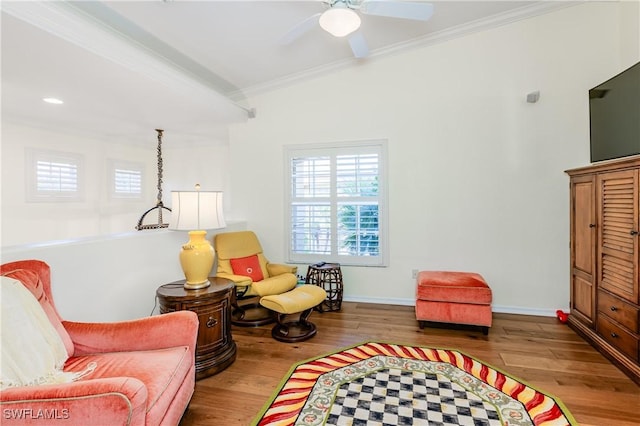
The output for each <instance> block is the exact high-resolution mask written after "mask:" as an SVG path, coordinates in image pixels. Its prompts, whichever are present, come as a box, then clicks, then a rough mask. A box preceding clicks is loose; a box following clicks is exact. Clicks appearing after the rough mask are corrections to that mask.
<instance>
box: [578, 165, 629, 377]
mask: <svg viewBox="0 0 640 426" xmlns="http://www.w3.org/2000/svg"><path fill="white" fill-rule="evenodd" d="M567 174H568V175H569V177H570V194H571V201H570V219H571V223H570V226H571V228H570V229H571V246H570V247H571V249H570V250H571V283H570V286H571V287H570V288H571V305H570V306H571V315H570V316H569V325H570V326H571V327H572V328H573V329H574V330H575V331H576V332H577V333H578V334H580V335H581V336H583V337H584V338H585V339H586V340H588V341H589V342H590V343H591V344H592V345H594V346H595V347H596V348H597V349H598V350H599V351H600V352H602V353H603V354H604V355H605V356H607V358H609V359H610V360H611V361H612V362H613V363H614V364H616V365H617V366H618V367H620V368H621V369H622V370H623V371H624V372H625V373H627V374H628V375H629V376H630V377H631V378H632V379H633V380H634V381H636V382H637V383H639V384H640V328H639V325H640V298H639V292H638V288H639V279H640V277H639V275H638V267H639V266H640V265H639V262H640V253H639V251H638V249H639V239H640V236H639V235H638V233H639V232H640V220H639V218H638V214H639V211H640V156H634V157H628V158H624V159H620V160H613V161H607V162H603V163H596V164H593V165H591V166H586V167H581V168H577V169H571V170H567Z"/></svg>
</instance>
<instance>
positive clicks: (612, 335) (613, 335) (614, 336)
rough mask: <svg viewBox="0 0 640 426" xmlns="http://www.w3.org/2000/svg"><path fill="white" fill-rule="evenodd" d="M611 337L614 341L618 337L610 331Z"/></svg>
mask: <svg viewBox="0 0 640 426" xmlns="http://www.w3.org/2000/svg"><path fill="white" fill-rule="evenodd" d="M611 337H613V338H614V339H615V338H616V337H618V335H617V334H616V333H614V332H613V331H612V332H611Z"/></svg>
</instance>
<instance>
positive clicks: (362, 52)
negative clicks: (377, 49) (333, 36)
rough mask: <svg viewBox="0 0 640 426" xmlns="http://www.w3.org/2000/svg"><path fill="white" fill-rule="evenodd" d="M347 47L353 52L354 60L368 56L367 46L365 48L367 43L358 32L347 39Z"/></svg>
mask: <svg viewBox="0 0 640 426" xmlns="http://www.w3.org/2000/svg"><path fill="white" fill-rule="evenodd" d="M349 45H350V46H351V50H352V51H353V56H355V57H356V58H364V57H365V56H367V55H368V54H369V46H367V41H366V40H365V39H364V36H363V35H362V33H361V32H360V31H358V32H356V33H353V35H352V36H351V37H349Z"/></svg>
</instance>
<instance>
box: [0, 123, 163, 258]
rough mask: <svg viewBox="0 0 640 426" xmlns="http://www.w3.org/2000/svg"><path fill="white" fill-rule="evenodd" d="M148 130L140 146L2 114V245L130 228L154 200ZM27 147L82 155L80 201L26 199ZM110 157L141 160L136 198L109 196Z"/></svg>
mask: <svg viewBox="0 0 640 426" xmlns="http://www.w3.org/2000/svg"><path fill="white" fill-rule="evenodd" d="M151 130H152V131H153V129H151ZM154 134H155V132H154ZM154 134H150V138H149V139H150V143H149V145H147V146H145V145H144V144H141V143H138V141H119V140H108V139H101V138H99V136H95V135H82V134H77V133H73V132H72V131H60V130H51V129H39V128H35V127H33V126H28V125H24V124H17V123H14V122H11V121H7V120H6V119H5V117H3V122H2V225H3V226H2V234H1V239H2V246H3V247H4V246H13V245H17V244H27V243H34V242H41V241H50V240H60V239H68V238H82V237H88V236H95V235H108V234H113V233H121V232H127V231H131V230H133V229H134V227H135V225H136V223H137V222H138V218H139V217H140V214H142V212H144V211H145V210H146V209H147V208H149V207H151V206H153V205H155V199H156V192H157V191H155V187H156V184H155V182H156V160H155V142H154ZM33 148H35V149H38V150H51V151H61V152H66V153H74V154H80V155H81V156H82V157H83V165H84V172H85V174H84V176H85V182H84V194H83V196H84V198H83V200H82V201H78V202H58V203H50V202H27V200H26V187H27V184H26V170H25V165H26V159H25V156H26V150H27V149H33ZM110 159H113V160H126V161H132V162H137V163H141V164H143V165H144V176H143V179H144V181H143V190H144V194H143V198H142V199H140V200H128V199H120V200H118V199H112V198H110V196H109V180H108V161H109V160H110Z"/></svg>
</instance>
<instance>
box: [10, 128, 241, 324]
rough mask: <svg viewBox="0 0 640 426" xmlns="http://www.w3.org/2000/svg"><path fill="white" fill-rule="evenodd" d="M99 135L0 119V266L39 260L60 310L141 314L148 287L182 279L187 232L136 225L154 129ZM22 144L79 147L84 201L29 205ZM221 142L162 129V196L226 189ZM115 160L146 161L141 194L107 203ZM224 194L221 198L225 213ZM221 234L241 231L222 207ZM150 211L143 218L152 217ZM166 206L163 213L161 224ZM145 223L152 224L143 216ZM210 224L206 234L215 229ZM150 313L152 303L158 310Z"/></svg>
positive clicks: (148, 197) (89, 317)
mask: <svg viewBox="0 0 640 426" xmlns="http://www.w3.org/2000/svg"><path fill="white" fill-rule="evenodd" d="M129 142H130V143H129V144H124V143H117V142H114V141H108V140H101V139H97V138H95V137H94V138H92V137H88V136H81V135H77V134H73V133H63V132H60V131H54V130H43V129H36V128H33V127H29V126H24V125H16V124H15V123H11V122H6V121H3V123H2V214H1V223H2V252H1V255H0V261H1V262H2V263H5V262H10V261H14V260H22V259H40V260H43V261H45V262H47V263H48V264H49V265H50V266H51V271H52V288H53V294H54V299H55V302H56V305H57V307H58V309H59V311H60V314H61V315H62V316H63V317H64V318H65V319H68V320H75V321H89V322H91V321H116V320H125V319H132V318H139V317H143V316H147V315H149V314H150V313H151V311H152V309H153V307H154V301H155V291H156V289H157V287H158V286H160V285H162V284H165V283H167V282H171V281H175V280H179V279H183V278H184V275H183V273H182V270H181V268H180V264H179V261H178V253H179V252H180V247H181V245H182V244H184V243H186V242H187V241H188V236H187V233H186V232H173V231H169V230H165V229H162V230H147V231H134V230H133V229H134V226H135V225H136V224H137V222H138V219H139V218H140V216H141V214H142V213H143V212H144V211H146V210H147V209H148V208H150V207H153V206H155V204H156V197H157V192H158V191H157V188H156V179H157V177H156V175H157V162H156V145H157V139H156V133H155V132H154V131H153V129H151V132H150V137H149V141H148V146H144V143H143V144H140V143H139V142H138V141H136V142H134V143H131V141H129ZM27 147H38V148H43V149H52V150H60V151H66V152H76V153H80V154H83V155H84V156H85V165H86V166H87V187H86V194H85V195H86V199H85V200H84V201H83V202H77V203H28V202H26V199H25V192H24V188H25V182H24V181H25V170H24V164H25V162H24V155H25V154H24V152H25V148H27ZM228 157H229V147H228V143H227V141H220V140H210V141H189V142H183V141H181V140H179V138H176V137H173V136H172V135H171V133H170V132H169V131H165V137H164V138H163V160H164V167H163V169H164V172H163V174H164V179H163V180H164V182H163V200H164V203H165V205H166V206H168V207H171V190H192V189H193V186H194V184H195V183H200V184H201V187H202V190H222V191H225V195H226V192H228V186H229V183H228V179H229V161H228ZM109 158H118V159H123V160H128V161H139V162H142V163H144V164H145V167H146V168H145V177H146V181H145V182H144V183H143V190H144V191H145V200H143V201H138V202H131V201H114V200H110V199H109V198H108V196H107V193H108V191H107V184H106V173H107V170H106V161H107V159H109ZM229 200H230V197H225V210H226V211H228V207H227V206H228V205H229ZM225 216H226V218H227V227H226V228H225V229H224V230H219V231H215V232H223V231H233V230H240V229H245V225H244V224H243V223H240V222H237V221H234V220H233V215H232V214H226V215H225ZM156 218H157V216H156V215H155V212H154V213H153V214H151V215H150V216H149V219H150V222H151V223H153V222H154V220H155V219H156ZM169 218H170V213H165V216H164V220H165V222H166V221H168V220H169ZM146 223H149V221H146ZM215 232H212V231H210V232H209V233H208V237H209V239H211V238H212V236H213V235H214V234H215ZM155 313H157V309H156V310H155Z"/></svg>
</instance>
